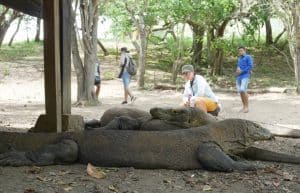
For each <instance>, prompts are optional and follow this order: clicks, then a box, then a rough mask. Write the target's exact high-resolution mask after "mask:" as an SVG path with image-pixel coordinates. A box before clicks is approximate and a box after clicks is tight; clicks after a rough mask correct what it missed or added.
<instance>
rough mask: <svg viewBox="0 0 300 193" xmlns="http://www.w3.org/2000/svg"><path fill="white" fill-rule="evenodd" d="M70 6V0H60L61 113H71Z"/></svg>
mask: <svg viewBox="0 0 300 193" xmlns="http://www.w3.org/2000/svg"><path fill="white" fill-rule="evenodd" d="M71 8H72V0H60V55H61V59H60V62H61V86H62V114H64V115H66V114H71V22H70V21H72V20H71Z"/></svg>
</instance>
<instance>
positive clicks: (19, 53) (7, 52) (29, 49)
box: [0, 42, 43, 61]
mask: <svg viewBox="0 0 300 193" xmlns="http://www.w3.org/2000/svg"><path fill="white" fill-rule="evenodd" d="M42 52H43V42H29V43H27V42H21V43H14V44H13V45H12V46H11V47H9V46H7V45H2V47H1V48H0V61H11V60H20V59H23V58H25V57H27V56H40V55H41V54H42Z"/></svg>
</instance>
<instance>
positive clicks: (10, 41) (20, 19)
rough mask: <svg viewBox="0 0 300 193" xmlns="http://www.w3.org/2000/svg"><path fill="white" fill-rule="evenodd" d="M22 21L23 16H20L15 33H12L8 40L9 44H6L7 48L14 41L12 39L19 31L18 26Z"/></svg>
mask: <svg viewBox="0 0 300 193" xmlns="http://www.w3.org/2000/svg"><path fill="white" fill-rule="evenodd" d="M22 19H23V16H21V17H20V18H19V21H18V24H17V28H16V31H15V32H14V33H13V35H12V36H11V38H10V40H9V43H8V46H11V45H12V43H13V41H14V39H15V37H16V35H17V33H18V31H19V29H20V24H21V21H22Z"/></svg>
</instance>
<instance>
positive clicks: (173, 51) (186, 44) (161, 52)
mask: <svg viewBox="0 0 300 193" xmlns="http://www.w3.org/2000/svg"><path fill="white" fill-rule="evenodd" d="M150 39H151V41H150V42H158V38H157V37H155V36H152V37H151V38H150ZM192 42H193V40H192V39H191V38H183V39H182V42H181V43H182V50H179V46H178V41H176V40H174V38H173V37H168V38H166V40H165V41H163V42H160V44H159V45H157V44H156V45H149V47H150V48H151V52H148V56H150V57H156V58H158V60H157V61H151V60H150V61H149V62H148V65H150V66H152V68H157V69H160V70H163V71H165V72H171V71H172V65H173V63H174V61H175V60H176V59H177V58H178V57H179V55H181V56H180V57H181V58H182V59H183V63H190V60H191V57H190V55H191V52H190V49H191V46H192ZM150 53H151V54H150Z"/></svg>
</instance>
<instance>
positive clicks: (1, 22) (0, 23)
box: [0, 8, 21, 47]
mask: <svg viewBox="0 0 300 193" xmlns="http://www.w3.org/2000/svg"><path fill="white" fill-rule="evenodd" d="M8 10H9V9H8V8H7V9H5V10H4V11H3V12H2V13H1V15H0V47H1V46H2V43H3V40H4V37H5V34H6V32H7V30H8V28H9V26H10V25H11V23H12V22H13V21H14V20H15V19H17V18H18V17H20V16H21V15H20V13H19V12H17V11H13V12H12V14H10V16H9V18H8V19H7V18H6V15H7V12H8Z"/></svg>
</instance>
